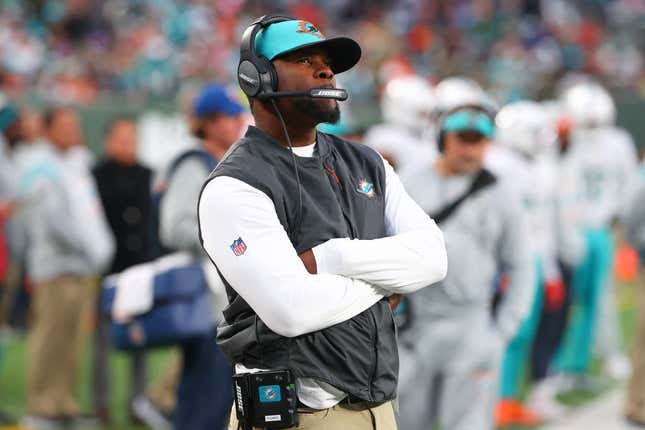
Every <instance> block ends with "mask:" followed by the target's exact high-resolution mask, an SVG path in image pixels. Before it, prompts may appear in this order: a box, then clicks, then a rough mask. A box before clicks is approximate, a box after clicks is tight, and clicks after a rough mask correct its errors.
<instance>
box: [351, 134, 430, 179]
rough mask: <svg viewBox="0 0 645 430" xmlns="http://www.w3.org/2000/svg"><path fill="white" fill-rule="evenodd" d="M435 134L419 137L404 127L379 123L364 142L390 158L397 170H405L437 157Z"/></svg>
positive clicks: (366, 135) (424, 163) (366, 136)
mask: <svg viewBox="0 0 645 430" xmlns="http://www.w3.org/2000/svg"><path fill="white" fill-rule="evenodd" d="M433 134H434V133H431V132H430V131H429V132H428V133H427V136H426V137H418V136H416V135H414V134H412V133H410V131H408V130H407V129H405V128H403V127H398V126H396V125H391V124H377V125H375V126H373V127H372V128H370V129H369V130H368V131H367V133H366V134H365V138H364V139H363V143H364V144H365V145H367V146H369V147H370V148H372V149H374V150H376V151H378V152H379V153H381V155H383V156H384V157H385V158H387V159H388V160H390V161H391V162H392V163H393V165H394V167H395V169H396V171H397V172H404V171H408V170H413V169H414V168H416V167H418V166H423V165H427V164H428V163H430V162H431V161H433V160H435V159H436V158H437V147H436V145H435V143H434V138H433Z"/></svg>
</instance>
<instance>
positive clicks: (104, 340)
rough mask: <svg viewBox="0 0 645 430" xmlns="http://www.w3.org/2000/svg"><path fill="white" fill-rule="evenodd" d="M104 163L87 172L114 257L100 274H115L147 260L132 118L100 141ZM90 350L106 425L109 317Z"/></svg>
mask: <svg viewBox="0 0 645 430" xmlns="http://www.w3.org/2000/svg"><path fill="white" fill-rule="evenodd" d="M104 150H105V156H106V158H105V159H104V160H103V161H101V162H99V163H98V164H97V165H96V166H95V167H94V169H93V171H92V173H93V174H94V178H95V180H96V185H97V188H98V192H99V196H100V198H101V202H102V204H103V207H104V208H105V214H106V217H107V220H108V223H109V225H110V228H111V231H112V233H113V235H114V237H115V239H116V253H115V254H114V257H113V258H112V262H111V264H110V267H109V269H108V270H107V271H106V272H105V274H109V273H119V272H122V271H123V270H125V269H127V268H128V267H131V266H133V265H135V264H140V263H144V262H146V261H149V260H150V259H151V257H152V249H151V247H152V243H151V234H152V208H151V205H152V192H151V187H152V171H151V170H150V169H148V168H147V167H144V166H142V165H141V164H139V162H138V161H137V126H136V122H135V120H134V119H132V118H126V117H123V118H117V119H115V120H113V121H112V122H111V123H110V125H109V127H108V132H107V136H106V138H105V146H104ZM98 318H99V325H98V327H97V333H96V336H95V350H94V361H93V364H94V403H95V409H96V411H97V415H98V416H99V417H100V418H101V420H102V421H103V422H104V423H108V422H109V417H110V413H109V398H108V393H109V389H108V388H109V378H108V367H109V366H108V352H109V344H110V334H109V318H107V316H104V315H102V314H99V316H98ZM132 370H133V375H132V381H133V383H132V389H133V393H132V394H131V399H134V398H135V396H136V395H138V394H142V392H143V387H144V384H145V371H144V370H145V369H144V354H143V353H142V352H135V353H134V357H133V369H132Z"/></svg>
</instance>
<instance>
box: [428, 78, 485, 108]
mask: <svg viewBox="0 0 645 430" xmlns="http://www.w3.org/2000/svg"><path fill="white" fill-rule="evenodd" d="M435 94H436V98H437V111H438V113H443V112H447V111H449V110H452V109H455V108H456V107H459V106H464V105H480V106H487V105H488V104H489V103H490V101H489V100H490V99H489V97H488V96H487V94H486V92H485V91H484V90H483V89H482V87H480V86H479V84H478V83H477V82H475V81H473V80H472V79H468V78H463V77H458V76H454V77H450V78H446V79H444V80H442V81H441V82H439V84H437V86H436V87H435Z"/></svg>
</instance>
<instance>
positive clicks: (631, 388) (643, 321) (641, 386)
mask: <svg viewBox="0 0 645 430" xmlns="http://www.w3.org/2000/svg"><path fill="white" fill-rule="evenodd" d="M637 294H638V315H639V322H638V331H637V332H636V337H635V338H634V346H633V351H632V368H633V369H632V376H631V378H630V380H629V384H628V385H627V401H626V405H625V414H626V415H627V417H629V418H631V419H634V420H636V421H640V422H645V270H642V271H641V276H640V282H639V285H637Z"/></svg>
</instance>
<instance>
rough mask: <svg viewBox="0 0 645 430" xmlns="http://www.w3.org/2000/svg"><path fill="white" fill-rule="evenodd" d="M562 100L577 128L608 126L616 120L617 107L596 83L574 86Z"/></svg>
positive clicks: (563, 95) (565, 93)
mask: <svg viewBox="0 0 645 430" xmlns="http://www.w3.org/2000/svg"><path fill="white" fill-rule="evenodd" d="M560 99H561V101H562V104H563V106H564V110H565V112H566V113H567V114H568V115H569V116H570V117H571V119H572V121H573V125H574V127H576V128H579V129H585V128H594V127H598V126H607V125H611V124H613V123H614V121H615V119H616V107H615V105H614V101H613V100H612V98H611V95H609V93H608V92H607V90H605V89H604V88H603V87H602V86H600V85H599V84H597V83H595V82H583V83H580V84H577V85H573V86H571V87H570V88H568V89H567V90H565V91H564V92H563V93H562V96H561V98H560Z"/></svg>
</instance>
